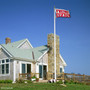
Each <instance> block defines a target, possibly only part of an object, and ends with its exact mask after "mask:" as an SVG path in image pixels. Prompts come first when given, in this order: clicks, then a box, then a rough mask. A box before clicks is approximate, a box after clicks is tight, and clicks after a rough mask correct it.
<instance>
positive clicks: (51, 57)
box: [47, 34, 60, 73]
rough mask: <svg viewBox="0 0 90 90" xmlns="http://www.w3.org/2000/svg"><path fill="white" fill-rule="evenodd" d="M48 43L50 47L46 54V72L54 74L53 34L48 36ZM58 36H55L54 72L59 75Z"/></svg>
mask: <svg viewBox="0 0 90 90" xmlns="http://www.w3.org/2000/svg"><path fill="white" fill-rule="evenodd" d="M47 41H48V43H47V45H48V46H49V47H50V50H49V52H48V72H49V73H54V34H48V40H47ZM59 54H60V52H59V36H58V35H56V72H57V73H60V57H59Z"/></svg>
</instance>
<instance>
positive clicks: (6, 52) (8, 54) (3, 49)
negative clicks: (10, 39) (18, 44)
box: [1, 46, 12, 57]
mask: <svg viewBox="0 0 90 90" xmlns="http://www.w3.org/2000/svg"><path fill="white" fill-rule="evenodd" d="M1 48H2V49H3V50H4V51H5V52H6V53H7V54H8V55H9V56H10V57H12V55H11V54H10V53H9V52H8V51H7V50H5V49H4V48H3V46H1Z"/></svg>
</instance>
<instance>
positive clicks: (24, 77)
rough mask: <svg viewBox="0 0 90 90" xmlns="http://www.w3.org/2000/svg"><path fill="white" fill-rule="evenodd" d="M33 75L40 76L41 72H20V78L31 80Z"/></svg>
mask: <svg viewBox="0 0 90 90" xmlns="http://www.w3.org/2000/svg"><path fill="white" fill-rule="evenodd" d="M32 77H36V78H39V73H19V80H20V79H23V80H30V79H31V78H32Z"/></svg>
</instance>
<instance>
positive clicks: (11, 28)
mask: <svg viewBox="0 0 90 90" xmlns="http://www.w3.org/2000/svg"><path fill="white" fill-rule="evenodd" d="M54 6H55V7H56V8H59V9H65V10H69V12H70V15H71V18H57V19H56V34H57V35H59V37H60V54H61V55H62V57H63V59H64V60H65V62H66V63H67V66H66V67H65V72H66V73H76V74H77V73H80V74H86V75H90V70H89V69H90V0H0V44H2V43H5V38H6V37H10V38H11V42H14V41H18V40H22V39H25V38H28V39H29V41H30V43H31V44H32V46H33V47H38V46H42V45H46V44H47V35H48V34H50V33H53V32H54Z"/></svg>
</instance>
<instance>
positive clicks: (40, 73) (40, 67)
mask: <svg viewBox="0 0 90 90" xmlns="http://www.w3.org/2000/svg"><path fill="white" fill-rule="evenodd" d="M39 77H40V78H42V66H41V65H39Z"/></svg>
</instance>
